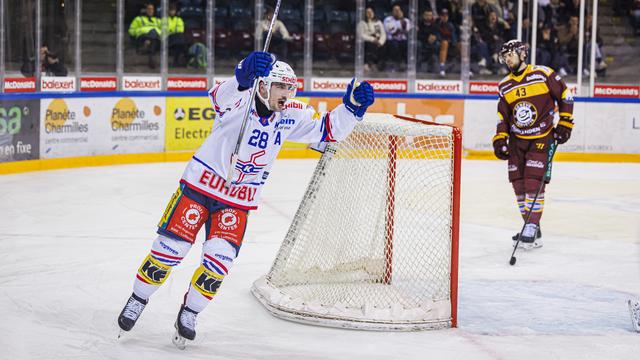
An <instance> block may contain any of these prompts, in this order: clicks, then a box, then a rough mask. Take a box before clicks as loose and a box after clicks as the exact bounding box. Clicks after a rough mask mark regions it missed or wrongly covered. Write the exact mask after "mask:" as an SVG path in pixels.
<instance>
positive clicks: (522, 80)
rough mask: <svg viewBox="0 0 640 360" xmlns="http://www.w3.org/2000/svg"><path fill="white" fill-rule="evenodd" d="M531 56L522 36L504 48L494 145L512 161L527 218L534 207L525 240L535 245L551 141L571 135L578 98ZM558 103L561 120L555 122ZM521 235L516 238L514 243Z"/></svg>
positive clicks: (513, 179) (518, 197) (528, 246)
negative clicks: (504, 67) (529, 61)
mask: <svg viewBox="0 0 640 360" xmlns="http://www.w3.org/2000/svg"><path fill="white" fill-rule="evenodd" d="M526 58H527V45H526V44H524V43H522V42H521V41H519V40H510V41H508V42H506V43H504V44H503V45H502V48H501V49H500V61H501V62H502V63H504V64H506V65H507V67H508V68H509V71H510V73H509V74H508V75H507V76H506V77H505V78H504V79H503V80H502V81H501V82H500V83H499V84H498V92H499V101H498V125H497V128H496V135H495V136H494V137H493V148H494V153H495V155H496V157H498V158H499V159H501V160H508V162H509V163H508V172H509V181H510V182H511V184H512V186H513V190H514V192H515V194H516V200H517V202H518V207H519V208H520V214H521V215H522V218H523V219H525V221H526V216H527V214H528V212H529V211H531V215H530V217H529V222H528V223H527V224H525V226H524V230H523V231H522V234H521V238H520V244H521V245H522V246H523V247H524V248H525V249H532V248H536V247H541V246H542V239H541V232H540V218H541V217H542V210H543V208H544V186H543V187H542V190H541V191H540V194H539V195H538V198H537V199H536V200H535V203H534V198H535V193H536V192H537V191H538V189H539V188H540V186H541V185H542V184H541V182H542V178H543V176H544V174H545V172H546V170H547V166H548V162H549V160H548V159H549V157H548V152H549V148H550V146H549V145H550V144H552V143H553V141H554V140H555V141H557V142H558V144H564V143H565V142H567V140H569V137H570V136H571V129H572V128H573V98H572V95H571V92H570V91H569V89H567V85H566V84H565V82H564V80H562V78H561V77H560V76H559V75H557V74H556V72H555V71H553V70H552V69H550V68H548V67H546V66H537V65H530V64H527V63H526ZM556 106H557V110H558V112H559V115H560V120H559V122H558V124H557V125H556V126H555V127H554V115H555V114H556ZM545 186H546V185H545ZM518 235H519V234H516V235H515V236H514V238H513V240H514V246H515V244H516V241H517V238H518Z"/></svg>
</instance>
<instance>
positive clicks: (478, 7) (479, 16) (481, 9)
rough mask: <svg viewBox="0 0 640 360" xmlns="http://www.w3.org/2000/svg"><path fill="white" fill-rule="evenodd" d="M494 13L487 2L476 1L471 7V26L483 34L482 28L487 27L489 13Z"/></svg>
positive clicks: (483, 0) (484, 0)
mask: <svg viewBox="0 0 640 360" xmlns="http://www.w3.org/2000/svg"><path fill="white" fill-rule="evenodd" d="M491 11H495V9H494V8H493V7H492V6H491V5H490V4H489V3H488V2H487V0H476V2H474V3H473V5H471V18H472V21H473V26H474V27H475V28H476V29H477V30H478V31H479V32H481V33H482V32H483V31H484V27H486V26H487V24H488V21H487V19H488V18H489V13H490V12H491Z"/></svg>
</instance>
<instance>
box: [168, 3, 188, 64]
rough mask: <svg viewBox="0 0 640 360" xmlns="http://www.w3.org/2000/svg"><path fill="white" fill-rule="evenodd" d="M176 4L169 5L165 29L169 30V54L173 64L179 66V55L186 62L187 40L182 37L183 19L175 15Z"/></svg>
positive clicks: (176, 10) (176, 11)
mask: <svg viewBox="0 0 640 360" xmlns="http://www.w3.org/2000/svg"><path fill="white" fill-rule="evenodd" d="M177 13H178V6H177V5H176V4H175V3H171V4H170V5H169V19H168V21H167V31H168V32H169V38H168V40H169V46H168V47H169V54H170V55H173V66H180V62H179V61H180V56H181V55H182V58H183V59H184V65H186V63H187V61H186V60H187V40H186V39H185V37H184V21H182V18H181V17H180V16H178V15H177Z"/></svg>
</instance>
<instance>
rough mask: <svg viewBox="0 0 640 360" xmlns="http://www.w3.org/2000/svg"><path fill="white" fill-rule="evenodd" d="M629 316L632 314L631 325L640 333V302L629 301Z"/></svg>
mask: <svg viewBox="0 0 640 360" xmlns="http://www.w3.org/2000/svg"><path fill="white" fill-rule="evenodd" d="M627 303H628V304H629V314H631V323H633V329H634V330H635V331H637V332H640V300H629V301H628V302H627Z"/></svg>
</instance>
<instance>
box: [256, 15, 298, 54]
mask: <svg viewBox="0 0 640 360" xmlns="http://www.w3.org/2000/svg"><path fill="white" fill-rule="evenodd" d="M273 13H274V9H273V8H272V7H270V6H267V7H266V8H265V12H264V17H265V18H264V19H263V20H262V21H261V22H260V31H262V38H263V39H265V38H266V37H267V33H268V32H269V25H271V19H272V18H273ZM291 41H293V38H292V37H291V34H289V31H288V30H287V27H286V26H285V25H284V23H283V22H282V21H280V20H278V19H276V22H275V24H273V31H272V34H271V46H270V50H269V51H270V52H271V53H273V54H275V55H276V56H277V57H278V60H282V61H285V62H286V61H288V60H287V57H288V43H289V42H291Z"/></svg>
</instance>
